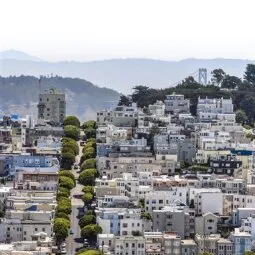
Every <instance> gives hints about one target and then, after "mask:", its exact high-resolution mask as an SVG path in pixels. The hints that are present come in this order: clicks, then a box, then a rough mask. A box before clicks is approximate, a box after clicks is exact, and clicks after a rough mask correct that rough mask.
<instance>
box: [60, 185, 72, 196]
mask: <svg viewBox="0 0 255 255" xmlns="http://www.w3.org/2000/svg"><path fill="white" fill-rule="evenodd" d="M58 192H63V193H67V194H68V196H70V193H71V192H70V189H67V188H64V187H58Z"/></svg>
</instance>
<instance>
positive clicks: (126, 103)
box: [118, 95, 130, 106]
mask: <svg viewBox="0 0 255 255" xmlns="http://www.w3.org/2000/svg"><path fill="white" fill-rule="evenodd" d="M129 105H130V99H129V97H127V96H125V95H121V96H120V100H119V103H118V106H129Z"/></svg>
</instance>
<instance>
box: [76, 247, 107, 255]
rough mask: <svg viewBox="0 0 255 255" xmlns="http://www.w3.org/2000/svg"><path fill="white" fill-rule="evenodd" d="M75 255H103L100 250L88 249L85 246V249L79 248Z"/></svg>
mask: <svg viewBox="0 0 255 255" xmlns="http://www.w3.org/2000/svg"><path fill="white" fill-rule="evenodd" d="M76 255H103V253H102V252H100V251H98V250H88V249H87V248H86V249H85V250H83V249H82V250H79V251H78V252H77V253H76Z"/></svg>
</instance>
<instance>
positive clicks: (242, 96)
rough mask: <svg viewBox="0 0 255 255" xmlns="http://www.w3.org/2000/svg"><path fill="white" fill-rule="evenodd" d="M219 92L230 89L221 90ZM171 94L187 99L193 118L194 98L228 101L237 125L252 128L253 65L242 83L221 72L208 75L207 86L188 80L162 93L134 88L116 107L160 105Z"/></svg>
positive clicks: (254, 101)
mask: <svg viewBox="0 0 255 255" xmlns="http://www.w3.org/2000/svg"><path fill="white" fill-rule="evenodd" d="M221 88H225V89H230V90H222V89H221ZM173 92H176V93H179V94H183V95H184V96H185V97H186V98H189V99H190V111H191V113H192V114H193V115H196V110H197V102H198V97H199V96H200V97H202V98H205V97H206V96H207V97H208V98H219V97H223V98H230V97H231V98H232V100H233V104H234V110H235V111H237V118H236V120H237V122H239V123H242V124H249V125H251V126H253V125H254V121H255V65H254V64H248V65H247V67H246V70H245V72H244V75H243V79H240V78H239V77H236V76H231V75H229V74H227V73H225V72H224V70H222V69H215V70H213V71H212V80H211V83H210V84H209V85H207V86H203V85H201V84H199V83H198V82H197V81H195V79H194V78H193V77H188V78H186V79H184V80H183V81H182V82H180V83H179V84H178V85H177V86H176V87H171V88H166V89H151V88H148V87H146V86H141V85H139V86H135V87H134V92H133V94H132V95H130V96H129V97H126V96H121V98H120V101H119V105H128V104H129V103H130V101H132V102H136V103H137V105H138V106H139V107H142V108H144V109H145V110H146V109H147V107H148V105H149V104H154V103H155V102H156V101H157V100H161V101H164V100H165V98H166V95H169V94H172V93H173Z"/></svg>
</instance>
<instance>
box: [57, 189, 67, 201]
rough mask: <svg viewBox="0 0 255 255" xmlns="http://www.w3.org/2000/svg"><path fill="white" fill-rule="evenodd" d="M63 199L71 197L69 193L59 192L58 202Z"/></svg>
mask: <svg viewBox="0 0 255 255" xmlns="http://www.w3.org/2000/svg"><path fill="white" fill-rule="evenodd" d="M62 197H66V198H69V195H68V193H67V192H61V191H60V192H58V193H57V200H59V199H61V198H62Z"/></svg>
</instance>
